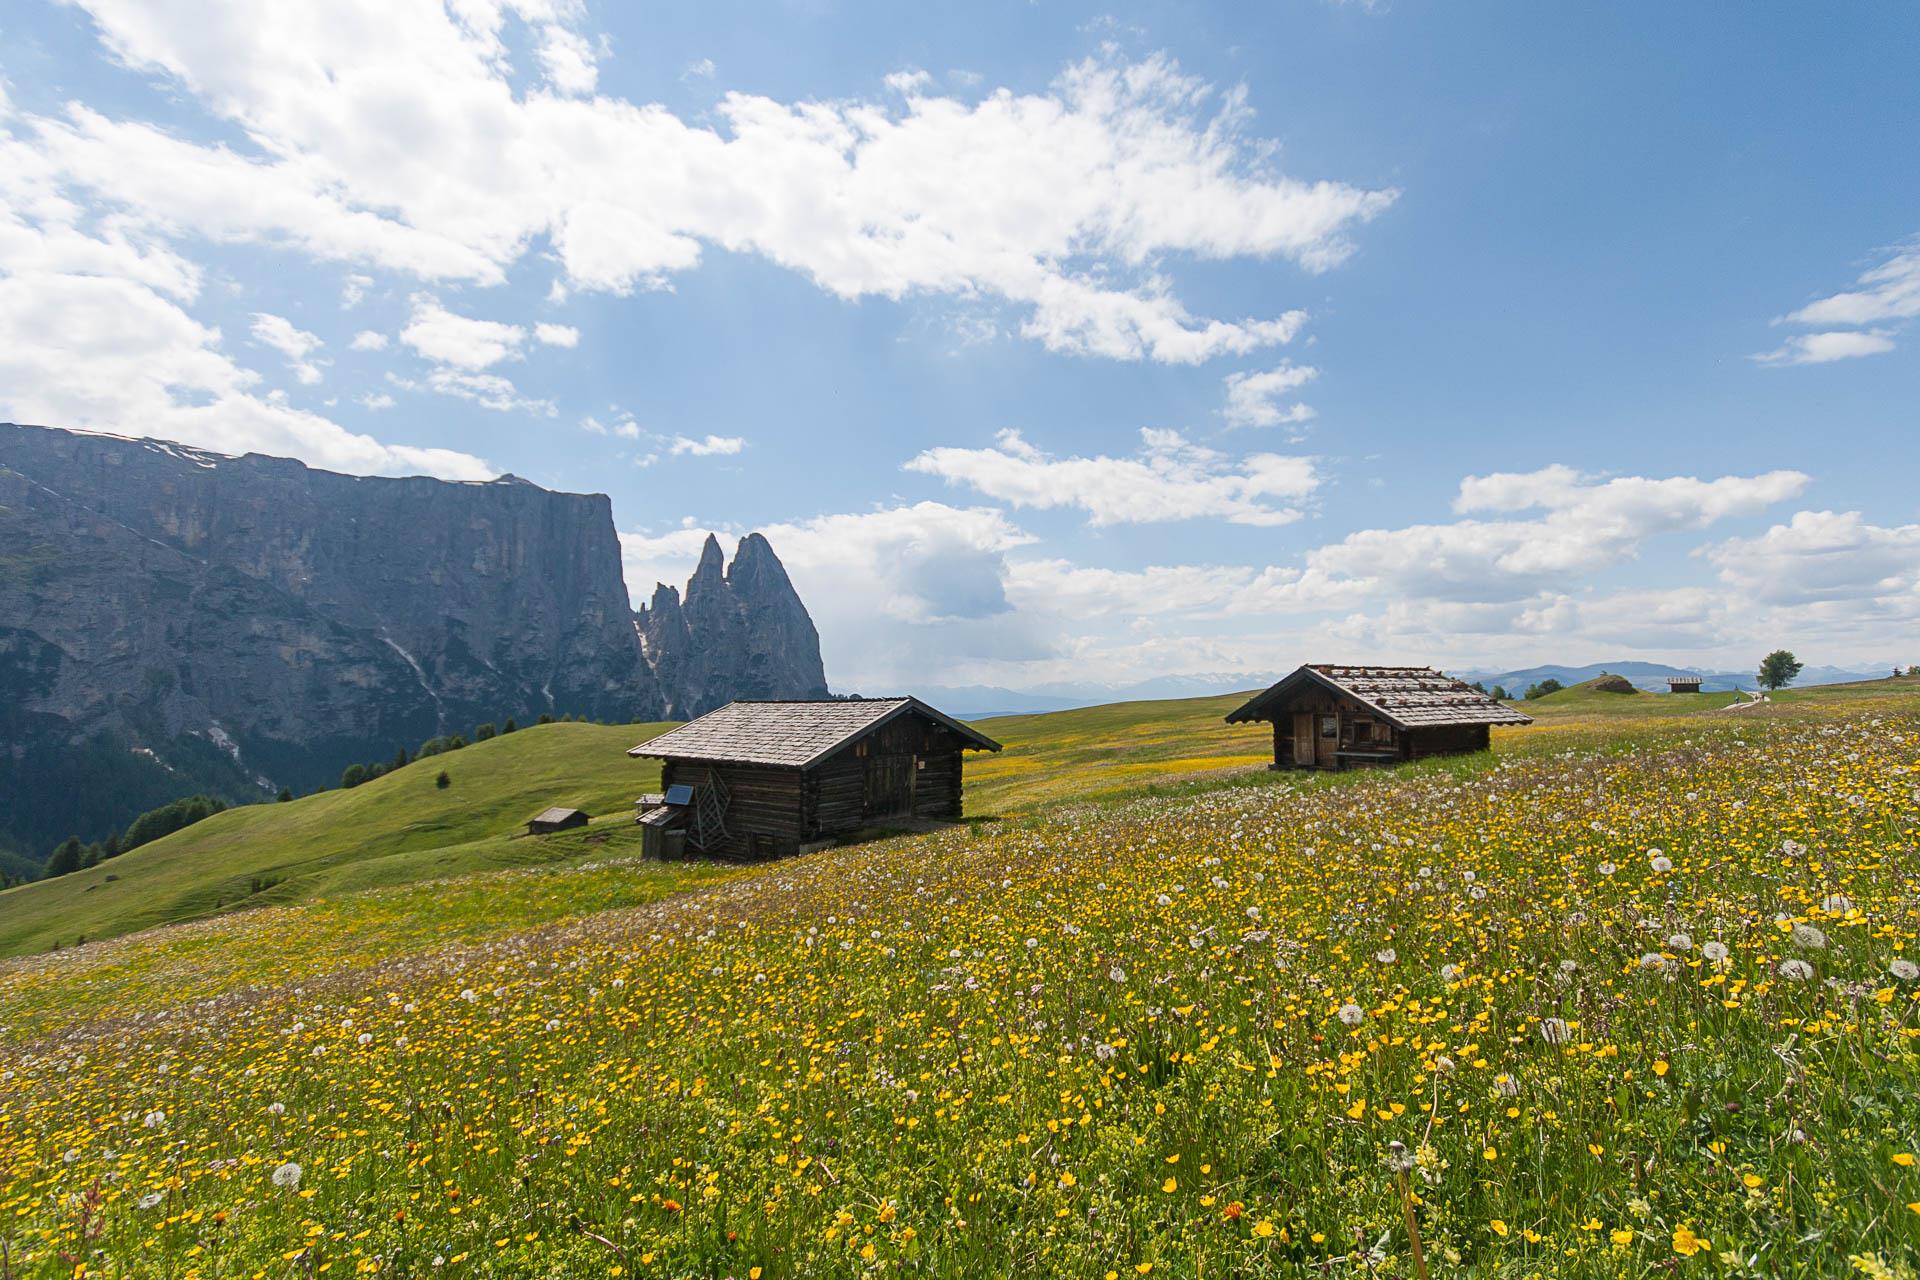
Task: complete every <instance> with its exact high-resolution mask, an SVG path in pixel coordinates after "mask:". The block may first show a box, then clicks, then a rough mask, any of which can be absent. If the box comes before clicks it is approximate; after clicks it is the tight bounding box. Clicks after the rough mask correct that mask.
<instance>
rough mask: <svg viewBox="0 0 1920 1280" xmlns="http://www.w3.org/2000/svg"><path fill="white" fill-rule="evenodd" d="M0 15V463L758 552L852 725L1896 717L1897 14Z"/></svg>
mask: <svg viewBox="0 0 1920 1280" xmlns="http://www.w3.org/2000/svg"><path fill="white" fill-rule="evenodd" d="M931 8H932V7H929V6H899V5H871V6H859V5H844V4H832V3H809V4H785V5H772V6H745V5H741V6H726V5H704V6H676V7H672V8H666V9H661V10H658V11H651V10H642V9H639V8H636V7H633V6H624V5H623V6H608V5H594V4H584V5H583V4H574V3H567V2H566V0H524V2H514V3H501V2H499V0H459V2H458V3H451V4H446V5H442V4H440V3H437V2H427V0H381V2H380V3H378V4H374V3H366V4H361V3H358V2H357V0H355V2H348V0H343V2H341V3H337V4H334V5H330V6H325V7H311V6H297V7H296V6H279V7H270V6H256V5H241V4H234V5H230V6H222V5H207V4H202V3H187V2H186V0H178V2H177V3H171V4H170V3H136V2H135V0H82V2H81V3H76V4H73V5H41V4H37V3H32V2H31V0H29V2H28V3H26V4H23V5H15V6H10V7H9V9H8V11H7V13H6V15H5V16H0V95H3V96H0V170H4V171H6V172H7V173H9V174H10V175H11V178H10V180H9V181H7V182H5V183H0V416H4V417H7V418H11V419H14V420H19V421H29V422H42V423H47V424H51V425H62V426H71V427H80V428H87V429H94V430H105V431H117V432H121V433H124V434H131V435H147V434H151V435H158V436H164V437H168V438H175V439H182V440H187V441H189V442H191V443H195V444H201V445H205V446H208V447H212V448H216V449H225V450H228V451H234V452H238V451H244V450H247V449H257V450H260V451H263V452H271V453H283V454H293V455H296V456H299V457H302V458H304V459H306V460H307V461H309V462H312V463H314V464H316V465H321V466H328V467H333V468H336V469H340V470H348V471H356V472H363V473H370V474H372V473H380V474H391V473H403V472H417V471H425V472H428V473H431V474H438V475H443V476H447V477H449V478H459V479H472V478H482V477H485V476H489V475H493V474H497V473H499V472H502V471H511V472H513V473H515V474H518V475H521V476H525V477H527V478H529V479H532V480H535V481H537V482H539V483H541V484H545V485H549V486H552V487H556V488H563V489H575V490H588V491H603V492H606V493H608V494H610V495H612V498H613V502H614V510H615V516H616V520H617V522H618V524H619V526H620V529H621V531H622V534H623V537H624V539H625V546H626V552H627V568H628V580H629V588H630V590H631V592H632V593H633V595H634V596H635V598H636V601H638V600H640V599H643V598H644V597H645V596H646V595H647V594H648V592H649V591H650V589H651V586H652V583H653V581H654V580H655V579H656V578H666V579H667V580H669V581H677V580H680V579H683V578H684V577H685V575H686V573H687V572H689V571H690V570H691V568H692V565H693V562H694V559H695V557H696V555H697V551H698V546H699V542H700V540H701V539H702V538H703V537H704V535H705V532H706V531H707V530H716V531H719V532H721V533H722V534H725V535H735V534H739V533H743V532H745V531H747V530H750V529H756V528H757V529H763V530H765V531H767V532H768V533H769V535H770V537H771V538H772V539H773V542H774V545H775V548H776V549H777V550H778V551H779V552H780V554H781V555H782V557H783V558H784V559H785V560H786V561H787V562H788V565H789V567H790V569H791V570H792V572H793V575H794V577H795V579H796V581H797V583H798V584H799V586H800V588H801V591H802V593H803V595H804V596H805V598H806V599H807V601H808V603H809V605H810V607H811V608H812V610H813V612H814V614H815V616H816V619H817V620H818V622H819V624H820V628H821V632H822V637H823V642H824V646H825V651H826V658H827V664H828V675H829V679H830V680H831V681H832V682H833V683H834V684H835V686H836V687H838V688H852V689H866V690H868V691H874V692H877V691H882V690H885V689H897V688H906V687H912V686H914V685H916V684H962V683H989V684H998V685H1005V686H1008V687H1012V688H1031V687H1037V686H1042V685H1048V684H1054V683H1059V682H1063V681H1072V682H1083V683H1084V682H1109V683H1116V684H1124V683H1127V682H1130V681H1135V680H1140V679H1144V678H1148V677H1153V676H1159V675H1165V674H1175V673H1210V672H1233V673H1241V672H1267V671H1274V670H1279V669H1284V668H1286V667H1289V666H1291V665H1293V664H1295V663H1297V662H1299V661H1302V660H1309V659H1310V660H1329V659H1334V660H1382V661H1384V660H1404V661H1419V662H1425V661H1431V662H1436V663H1443V664H1450V665H1463V666H1464V665H1477V666H1500V665H1506V664H1513V665H1525V664H1530V663H1533V662H1538V661H1553V660H1560V661H1573V662H1578V661H1589V660H1605V659H1609V658H1618V657H1643V658H1653V659H1659V660H1668V661H1676V662H1681V663H1687V664H1702V665H1708V666H1731V667H1739V668H1743V667H1747V666H1750V665H1751V664H1752V662H1753V661H1754V660H1755V659H1756V658H1757V656H1758V654H1759V653H1760V652H1763V651H1764V650H1765V649H1766V648H1771V647H1773V646H1774V645H1776V644H1790V645H1792V646H1793V647H1795V648H1796V649H1797V650H1799V652H1800V654H1801V656H1802V657H1803V658H1805V659H1807V660H1809V661H1812V662H1816V663H1843V664H1845V663H1868V662H1873V663H1881V662H1893V661H1899V662H1903V663H1905V662H1920V651H1916V650H1915V649H1914V645H1913V641H1912V640H1911V637H1912V636H1913V635H1914V634H1916V628H1915V623H1916V622H1917V621H1920V497H1916V493H1920V486H1916V485H1915V483H1914V481H1915V478H1916V476H1917V475H1920V463H1917V462H1916V454H1915V445H1914V443H1913V441H1914V440H1915V439H1916V438H1920V430H1916V428H1917V427H1920V422H1916V418H1917V417H1920V411H1916V408H1915V406H1916V405H1920V359H1916V354H1915V353H1916V351H1920V323H1916V318H1917V317H1920V244H1917V242H1916V240H1915V237H1916V235H1920V164H1916V163H1915V155H1916V144H1915V138H1916V127H1915V126H1916V125H1917V124H1920V77H1915V76H1914V75H1913V74H1912V65H1911V51H1912V50H1913V49H1914V48H1915V47H1916V39H1917V38H1920V10H1915V9H1914V8H1913V7H1912V6H1909V5H1905V4H1893V3H1886V4H1861V5H1849V6H1839V7H1821V8H1818V9H1815V8H1811V7H1804V6H1788V5H1736V4H1702V5H1687V6H1670V5H1654V4H1622V5H1598V6H1539V5H1520V4H1514V5H1504V6H1503V5H1478V6H1460V5H1442V4H1419V3H1406V2H1402V3H1378V4H1373V5H1365V4H1359V3H1333V2H1330V0H1296V2H1285V3H1270V4H1260V5H1248V6H1228V5H1197V4H1150V5H1140V6H1131V7H1125V8H1108V7H1104V6H1086V7H1072V6H1056V5H1033V4H1007V5H994V4H980V5H972V6H947V7H944V8H942V9H940V10H939V11H933V12H929V11H928V10H929V9H931Z"/></svg>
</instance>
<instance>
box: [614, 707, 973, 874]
mask: <svg viewBox="0 0 1920 1280" xmlns="http://www.w3.org/2000/svg"><path fill="white" fill-rule="evenodd" d="M998 750H1000V744H999V743H997V742H995V741H994V740H993V739H991V738H988V737H985V736H984V735H982V734H979V733H975V732H974V731H973V730H972V729H969V728H968V727H967V726H966V725H964V724H961V723H960V722H959V721H958V720H955V719H953V718H951V717H950V716H946V715H943V714H941V713H940V712H938V711H936V710H934V709H933V708H932V707H930V706H928V705H927V704H926V703H924V702H921V701H920V700H919V699H917V698H866V699H836V700H828V701H816V702H731V703H728V704H727V705H726V706H724V707H721V708H720V709H719V710H717V711H710V712H708V713H707V714H706V715H704V716H701V717H700V718H699V719H698V720H694V721H691V722H690V723H687V724H684V725H681V726H680V727H679V728H677V729H670V730H668V731H667V732H666V733H663V734H661V735H660V736H659V737H657V738H654V739H653V740H652V741H650V742H643V743H641V744H640V745H639V746H637V747H635V748H633V750H631V751H629V752H628V753H627V754H628V755H630V756H635V757H649V758H653V759H658V760H660V761H661V762H662V764H661V769H660V781H661V785H662V787H663V788H664V789H665V790H666V791H667V792H669V793H671V792H672V790H673V789H674V788H675V787H679V786H690V787H692V788H693V792H692V796H691V798H690V800H689V801H688V802H687V803H686V804H685V805H681V806H672V805H669V806H667V807H665V808H663V809H660V810H657V811H656V813H658V814H660V815H663V816H660V817H658V818H656V817H655V815H654V814H648V815H646V816H644V817H643V818H642V819H641V821H642V823H643V824H645V823H647V822H649V821H652V822H655V823H656V824H659V825H662V827H663V830H662V835H663V837H664V834H665V827H666V825H668V824H673V825H678V826H680V827H681V828H682V829H684V831H685V832H686V842H687V844H688V845H690V846H691V847H692V848H694V849H697V850H699V851H700V852H702V853H710V854H720V855H724V856H729V857H760V858H764V857H777V856H780V855H783V854H790V853H798V852H801V851H804V850H809V849H815V848H820V847H823V846H825V845H829V844H832V843H833V842H834V840H835V839H836V838H837V837H840V836H845V835H848V834H850V833H852V832H855V831H859V830H861V829H862V828H867V827H876V826H884V825H886V824H887V823H889V822H898V821H901V820H907V819H948V820H951V819H955V818H958V817H960V777H961V768H960V765H961V758H962V754H963V753H965V752H968V751H998ZM676 810H677V816H665V815H673V814H675V811H676Z"/></svg>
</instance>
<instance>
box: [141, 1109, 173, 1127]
mask: <svg viewBox="0 0 1920 1280" xmlns="http://www.w3.org/2000/svg"><path fill="white" fill-rule="evenodd" d="M166 1122H167V1113H166V1112H164V1111H149V1112H147V1114H146V1115H144V1116H142V1117H140V1124H141V1127H142V1128H146V1129H158V1128H159V1127H160V1126H161V1125H163V1124H165V1123H166Z"/></svg>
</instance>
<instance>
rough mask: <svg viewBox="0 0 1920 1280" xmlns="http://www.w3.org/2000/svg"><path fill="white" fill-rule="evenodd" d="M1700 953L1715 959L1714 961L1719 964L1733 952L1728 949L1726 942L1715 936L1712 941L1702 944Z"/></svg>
mask: <svg viewBox="0 0 1920 1280" xmlns="http://www.w3.org/2000/svg"><path fill="white" fill-rule="evenodd" d="M1700 954H1701V955H1703V956H1705V957H1706V958H1707V959H1709V960H1711V961H1713V963H1715V964H1719V963H1720V962H1721V961H1722V960H1725V959H1726V958H1727V956H1728V955H1730V954H1732V953H1731V952H1729V951H1728V950H1727V944H1726V943H1724V942H1722V941H1720V940H1719V939H1718V938H1715V939H1714V940H1713V941H1712V942H1703V943H1701V944H1700Z"/></svg>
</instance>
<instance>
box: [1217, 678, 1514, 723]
mask: <svg viewBox="0 0 1920 1280" xmlns="http://www.w3.org/2000/svg"><path fill="white" fill-rule="evenodd" d="M1306 683H1313V684H1318V685H1322V686H1324V687H1326V688H1328V689H1332V690H1333V691H1334V692H1336V693H1344V694H1346V695H1347V696H1348V697H1351V698H1355V699H1357V700H1358V701H1360V702H1363V703H1365V704H1366V705H1367V706H1368V707H1369V708H1371V709H1372V710H1373V712H1374V713H1375V714H1377V715H1378V716H1380V718H1381V719H1383V720H1386V721H1389V722H1390V723H1392V724H1395V725H1397V726H1399V727H1400V728H1402V729H1424V728H1429V727H1432V726H1436V725H1461V724H1532V723H1533V717H1532V716H1529V715H1524V714H1522V713H1521V712H1518V711H1515V710H1514V709H1513V708H1512V707H1509V706H1506V705H1504V704H1502V703H1500V702H1498V701H1496V700H1495V699H1494V698H1492V697H1491V696H1489V695H1487V694H1484V693H1482V692H1480V690H1478V689H1476V688H1474V687H1473V686H1472V685H1470V684H1468V683H1466V682H1465V681H1464V680H1456V679H1454V678H1453V677H1452V676H1449V675H1443V674H1441V673H1440V672H1438V671H1435V670H1434V669H1433V668H1432V667H1340V666H1334V665H1332V664H1331V663H1312V664H1309V665H1307V666H1304V667H1301V668H1300V669H1299V670H1298V671H1296V672H1294V673H1293V674H1292V675H1290V676H1288V677H1287V678H1286V679H1284V680H1282V681H1280V682H1279V683H1278V684H1276V685H1274V686H1273V687H1272V688H1270V689H1268V690H1266V691H1265V692H1264V693H1259V694H1255V695H1254V696H1253V697H1252V698H1250V699H1249V700H1248V701H1247V703H1246V704H1245V705H1244V706H1242V707H1240V708H1239V709H1238V710H1236V711H1234V712H1233V713H1232V714H1231V715H1229V716H1228V717H1227V723H1228V724H1241V723H1244V722H1246V721H1248V720H1266V719H1271V718H1272V717H1271V714H1270V708H1273V707H1275V706H1277V705H1278V704H1279V703H1280V702H1281V700H1282V699H1283V698H1285V697H1286V695H1287V694H1289V693H1292V692H1294V691H1295V690H1297V689H1298V688H1299V687H1300V686H1301V685H1302V684H1306Z"/></svg>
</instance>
